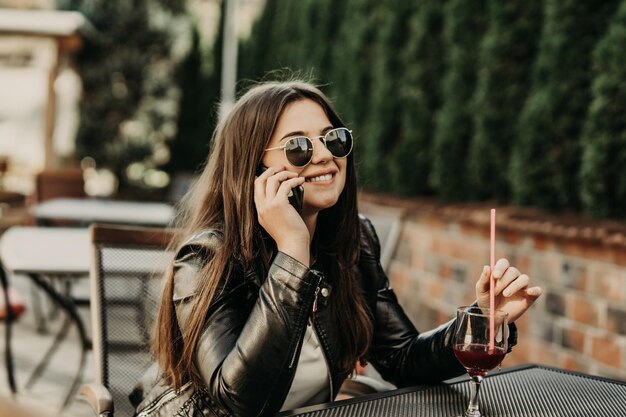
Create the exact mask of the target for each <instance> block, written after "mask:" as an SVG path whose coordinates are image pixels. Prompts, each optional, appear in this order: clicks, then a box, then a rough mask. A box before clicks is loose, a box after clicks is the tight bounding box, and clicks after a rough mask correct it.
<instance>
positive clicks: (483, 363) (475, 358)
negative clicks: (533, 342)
mask: <svg viewBox="0 0 626 417" xmlns="http://www.w3.org/2000/svg"><path fill="white" fill-rule="evenodd" d="M489 313H490V311H489V309H488V308H480V307H477V306H470V307H459V308H458V309H457V311H456V332H455V334H454V355H455V356H456V358H457V359H458V360H459V362H461V365H463V366H464V367H465V369H466V370H467V373H468V374H469V376H470V378H471V381H470V384H471V397H470V402H469V406H468V408H467V411H465V414H464V417H481V416H482V414H481V413H480V410H479V409H478V391H479V390H480V383H481V382H482V380H483V378H484V377H485V375H487V372H488V371H490V370H492V369H493V368H495V367H496V366H498V365H499V364H500V362H502V359H504V355H505V354H506V351H507V338H508V335H507V332H508V326H507V316H508V313H505V312H503V311H500V310H495V311H494V344H493V347H491V346H490V334H489V327H490V316H489Z"/></svg>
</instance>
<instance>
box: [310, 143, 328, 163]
mask: <svg viewBox="0 0 626 417" xmlns="http://www.w3.org/2000/svg"><path fill="white" fill-rule="evenodd" d="M332 159H333V154H331V153H330V151H329V150H328V148H327V147H326V144H325V143H324V141H323V140H322V138H316V139H313V157H312V158H311V162H312V163H314V164H319V163H321V162H328V161H330V160H332Z"/></svg>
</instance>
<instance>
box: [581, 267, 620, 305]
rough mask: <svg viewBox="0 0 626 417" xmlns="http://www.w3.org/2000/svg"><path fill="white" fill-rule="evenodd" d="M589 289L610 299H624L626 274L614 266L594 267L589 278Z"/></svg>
mask: <svg viewBox="0 0 626 417" xmlns="http://www.w3.org/2000/svg"><path fill="white" fill-rule="evenodd" d="M589 281H590V282H589V290H590V291H591V292H593V293H594V294H597V295H599V296H601V297H603V298H606V299H608V300H612V301H622V300H624V291H623V290H624V287H625V286H626V275H624V272H623V271H621V273H620V271H619V270H618V269H617V268H615V267H609V266H602V267H598V268H594V270H593V273H592V275H591V279H590V280H589Z"/></svg>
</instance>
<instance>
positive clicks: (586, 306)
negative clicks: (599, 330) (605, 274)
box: [568, 295, 600, 326]
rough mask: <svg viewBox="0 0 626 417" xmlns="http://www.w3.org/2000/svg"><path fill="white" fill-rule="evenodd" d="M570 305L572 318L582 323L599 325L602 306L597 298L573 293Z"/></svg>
mask: <svg viewBox="0 0 626 417" xmlns="http://www.w3.org/2000/svg"><path fill="white" fill-rule="evenodd" d="M568 301H569V305H570V306H571V311H572V318H573V319H574V320H576V321H578V322H580V323H583V324H589V325H591V326H597V325H598V314H599V310H600V306H599V305H598V303H597V300H591V299H589V298H586V297H585V298H583V297H580V296H577V295H571V296H570V299H569V300H568Z"/></svg>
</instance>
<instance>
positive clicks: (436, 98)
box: [387, 0, 445, 195]
mask: <svg viewBox="0 0 626 417" xmlns="http://www.w3.org/2000/svg"><path fill="white" fill-rule="evenodd" d="M444 3H445V2H444V1H442V0H422V1H421V2H420V4H419V6H418V9H417V11H416V12H415V13H413V14H412V15H411V16H410V22H409V25H408V26H409V28H408V30H407V41H406V42H407V43H406V45H405V47H404V48H403V49H402V50H401V51H400V54H401V55H400V59H401V65H402V67H403V68H404V73H403V75H402V78H401V79H400V80H399V85H397V87H396V93H395V94H388V97H387V99H388V100H390V101H395V102H397V103H398V105H399V109H400V115H399V116H400V118H401V119H400V121H399V123H400V126H401V127H400V131H401V132H402V134H401V136H400V140H399V143H397V144H396V146H395V147H394V148H393V149H392V151H391V157H390V162H391V164H392V165H391V167H390V168H389V171H390V178H391V181H390V184H393V187H394V191H395V192H397V193H398V194H400V195H424V194H431V193H432V190H431V188H430V185H429V183H428V175H429V173H430V171H431V167H432V142H433V139H432V138H433V135H434V125H435V114H436V112H437V110H439V108H440V107H441V101H442V97H441V96H442V92H441V74H443V73H444V68H445V62H444V58H443V54H442V51H444V50H445V44H444V40H443V23H444V22H443V8H444Z"/></svg>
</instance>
